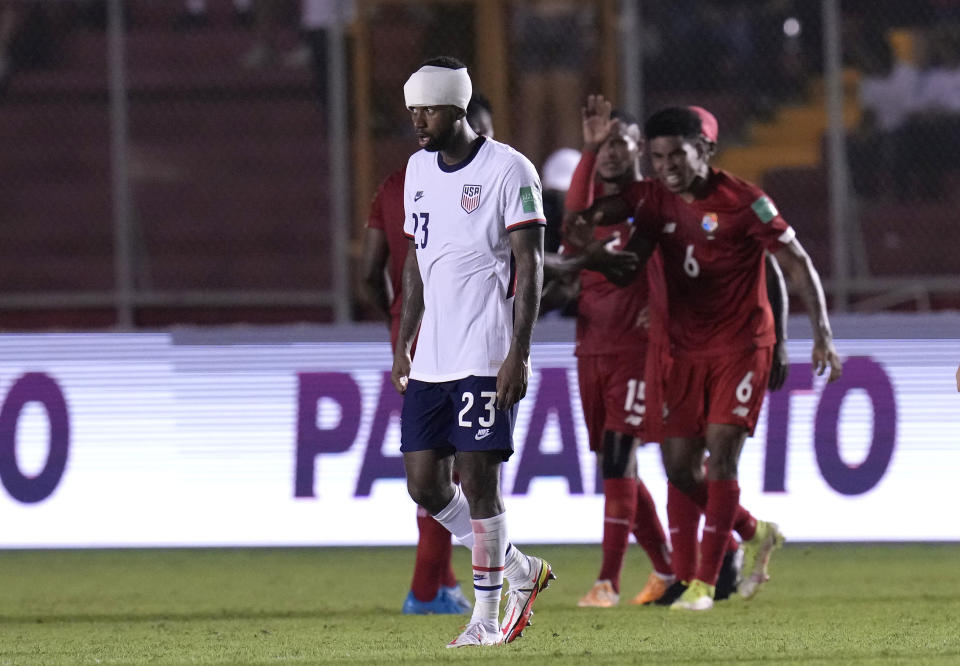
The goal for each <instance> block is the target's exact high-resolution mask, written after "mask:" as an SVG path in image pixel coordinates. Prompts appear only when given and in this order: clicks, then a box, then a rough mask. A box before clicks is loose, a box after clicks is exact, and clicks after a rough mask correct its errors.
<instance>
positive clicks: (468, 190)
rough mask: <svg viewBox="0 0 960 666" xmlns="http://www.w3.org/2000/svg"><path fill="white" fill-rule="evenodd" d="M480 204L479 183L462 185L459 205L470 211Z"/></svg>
mask: <svg viewBox="0 0 960 666" xmlns="http://www.w3.org/2000/svg"><path fill="white" fill-rule="evenodd" d="M479 205H480V185H464V186H463V194H462V195H461V196H460V207H461V208H463V209H464V210H465V211H467V213H468V214H469V213H472V212H473V211H475V210H476V209H477V207H478V206H479Z"/></svg>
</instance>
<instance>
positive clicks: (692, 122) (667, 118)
mask: <svg viewBox="0 0 960 666" xmlns="http://www.w3.org/2000/svg"><path fill="white" fill-rule="evenodd" d="M702 132H703V125H702V123H701V122H700V116H698V115H697V114H696V113H694V112H693V111H691V110H690V109H688V108H686V107H680V106H672V107H669V108H666V109H663V110H661V111H657V112H656V113H655V114H653V115H652V116H650V117H649V118H648V119H647V122H646V124H645V125H644V126H643V134H644V136H645V137H646V139H647V141H650V140H652V139H656V138H657V137H658V136H682V137H684V138H685V139H690V140H691V141H694V140H696V139H699V138H700V135H701V133H702Z"/></svg>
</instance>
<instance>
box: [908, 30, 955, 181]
mask: <svg viewBox="0 0 960 666" xmlns="http://www.w3.org/2000/svg"><path fill="white" fill-rule="evenodd" d="M925 55H926V58H925V64H926V66H925V67H924V68H923V70H922V71H921V72H920V74H919V82H918V84H917V92H916V97H915V103H914V105H913V107H912V109H911V115H910V117H909V119H908V120H907V122H906V123H905V124H904V126H903V128H902V129H900V130H899V131H898V132H897V134H896V137H897V138H896V149H895V155H894V159H895V160H896V168H897V170H898V172H902V176H903V177H898V178H897V181H896V182H897V185H898V186H899V188H900V189H899V191H898V194H899V196H900V197H901V198H912V197H917V196H920V197H930V198H937V197H940V196H941V195H942V194H943V186H942V179H943V175H944V172H947V171H957V170H960V161H958V157H957V155H958V152H957V151H958V150H960V29H958V27H957V26H954V25H945V26H938V27H936V28H934V29H932V30H931V31H930V33H929V39H928V45H927V49H926V54H925Z"/></svg>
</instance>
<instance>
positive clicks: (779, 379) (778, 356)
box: [767, 342, 790, 391]
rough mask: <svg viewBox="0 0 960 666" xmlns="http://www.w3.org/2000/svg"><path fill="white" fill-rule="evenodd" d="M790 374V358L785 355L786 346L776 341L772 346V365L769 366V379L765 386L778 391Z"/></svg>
mask: <svg viewBox="0 0 960 666" xmlns="http://www.w3.org/2000/svg"><path fill="white" fill-rule="evenodd" d="M789 374H790V358H789V357H788V356H787V346H786V345H785V344H783V343H780V342H778V343H777V344H776V345H774V347H773V365H772V367H771V368H770V380H769V381H768V382H767V388H769V389H770V390H771V391H779V390H780V389H781V388H783V383H784V382H785V381H787V375H789Z"/></svg>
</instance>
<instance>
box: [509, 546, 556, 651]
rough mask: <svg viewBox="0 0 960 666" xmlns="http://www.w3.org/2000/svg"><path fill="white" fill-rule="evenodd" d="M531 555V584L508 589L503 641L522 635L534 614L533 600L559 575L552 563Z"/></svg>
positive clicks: (511, 640) (510, 640)
mask: <svg viewBox="0 0 960 666" xmlns="http://www.w3.org/2000/svg"><path fill="white" fill-rule="evenodd" d="M529 557H530V570H531V571H532V572H533V573H532V575H531V576H530V583H529V585H524V586H523V587H520V586H517V588H516V589H514V588H513V585H511V586H510V589H509V590H508V591H507V603H506V605H505V606H504V609H503V622H501V623H500V631H501V633H503V642H504V643H511V642H513V641H514V640H516V639H517V638H519V637H520V635H521V632H522V631H523V629H524V627H526V626H527V625H528V624H530V618H531V617H532V616H533V602H534V601H536V600H537V596H538V595H539V594H540V592H542V591H543V590H545V589H547V586H548V585H550V581H551V580H555V579H556V578H557V577H556V576H555V575H554V573H553V569H551V568H550V563H549V562H547V561H546V560H542V559H540V558H539V557H533V556H529Z"/></svg>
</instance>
